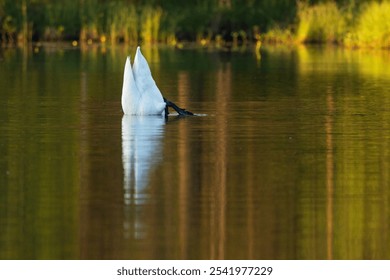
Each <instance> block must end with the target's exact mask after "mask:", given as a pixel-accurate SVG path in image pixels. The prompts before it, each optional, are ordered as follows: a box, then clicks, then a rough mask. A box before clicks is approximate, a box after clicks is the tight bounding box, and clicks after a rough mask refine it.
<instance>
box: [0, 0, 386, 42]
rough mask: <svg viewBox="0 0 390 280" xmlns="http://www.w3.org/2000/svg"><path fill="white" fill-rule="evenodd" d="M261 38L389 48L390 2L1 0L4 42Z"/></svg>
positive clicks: (1, 37)
mask: <svg viewBox="0 0 390 280" xmlns="http://www.w3.org/2000/svg"><path fill="white" fill-rule="evenodd" d="M64 41H65V42H71V43H72V45H73V46H77V45H79V44H93V43H100V44H107V45H115V44H121V43H124V44H140V43H142V44H144V45H151V44H157V43H163V44H168V45H172V46H175V47H178V48H181V47H183V45H186V44H192V45H193V44H196V45H200V46H209V45H213V46H216V47H228V48H229V47H236V46H240V45H246V44H251V43H253V44H255V45H256V48H260V46H261V44H262V43H272V44H288V45H291V44H301V43H303V44H336V45H340V46H344V47H347V48H375V49H390V0H382V1H381V0H360V1H359V0H338V1H336V0H322V1H321V0H316V1H315V0H311V1H310V0H297V1H290V0H246V1H239V0H198V1H181V0H180V1H179V0H164V1H159V0H149V1H139V0H111V1H108V0H72V1H55V0H0V45H1V46H3V47H6V46H15V45H26V44H28V43H30V42H36V43H42V42H64Z"/></svg>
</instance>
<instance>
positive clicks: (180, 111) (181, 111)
mask: <svg viewBox="0 0 390 280" xmlns="http://www.w3.org/2000/svg"><path fill="white" fill-rule="evenodd" d="M164 101H165V104H166V106H165V116H168V115H169V110H168V108H169V107H171V108H173V109H174V110H175V111H176V112H177V113H178V114H179V115H180V116H193V115H194V113H192V112H190V111H187V110H186V109H183V108H180V107H179V106H177V105H176V104H175V103H173V102H171V101H169V100H167V99H166V98H164Z"/></svg>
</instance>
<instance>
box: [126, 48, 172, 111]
mask: <svg viewBox="0 0 390 280" xmlns="http://www.w3.org/2000/svg"><path fill="white" fill-rule="evenodd" d="M165 107H166V103H165V101H164V98H163V96H162V95H161V92H160V90H159V89H158V87H157V85H156V82H155V81H154V80H153V77H152V73H151V72H150V68H149V65H148V62H147V61H146V59H145V57H144V56H143V55H142V53H141V49H140V47H138V48H137V52H136V54H135V58H134V64H133V67H131V63H130V57H129V56H128V57H127V59H126V64H125V72H124V76H123V87H122V109H123V112H124V113H125V115H161V114H163V113H164V111H165Z"/></svg>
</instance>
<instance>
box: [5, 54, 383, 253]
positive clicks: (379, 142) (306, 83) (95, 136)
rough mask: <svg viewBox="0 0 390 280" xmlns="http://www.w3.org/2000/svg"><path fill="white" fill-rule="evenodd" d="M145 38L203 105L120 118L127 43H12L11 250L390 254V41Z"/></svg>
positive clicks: (165, 75)
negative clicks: (380, 46)
mask: <svg viewBox="0 0 390 280" xmlns="http://www.w3.org/2000/svg"><path fill="white" fill-rule="evenodd" d="M134 49H135V48H134ZM143 52H144V54H145V56H146V57H147V58H148V59H149V60H150V61H151V67H152V71H153V75H154V76H155V79H156V81H158V84H159V85H161V89H162V91H163V92H165V93H166V94H168V97H169V98H171V99H172V100H174V101H176V102H177V103H178V104H180V105H181V106H183V107H185V108H188V109H190V110H194V109H195V111H196V112H200V113H205V114H207V115H206V116H202V117H197V118H185V119H177V118H175V117H170V118H169V119H168V121H167V122H159V123H158V124H156V123H154V125H153V122H150V123H149V126H148V130H145V129H143V128H145V123H142V121H141V122H139V124H138V125H137V123H136V122H133V121H131V120H130V121H126V119H124V118H122V113H121V110H120V103H119V100H120V90H121V82H122V71H123V63H124V58H125V57H126V55H127V54H128V53H130V54H131V53H134V50H132V48H128V49H117V50H115V49H112V48H108V49H106V50H104V51H103V52H101V51H100V50H99V48H92V49H83V50H81V51H80V52H79V51H78V50H70V51H69V50H64V51H63V52H61V53H59V54H57V53H56V52H55V51H53V50H52V52H45V51H42V52H40V53H38V54H35V55H34V56H32V54H26V53H25V52H22V53H21V54H18V52H17V51H15V50H10V52H8V53H4V55H3V56H4V61H3V62H2V64H3V65H4V66H5V67H2V68H0V77H1V78H0V87H1V88H4V89H7V90H6V91H5V92H3V93H2V94H3V95H4V96H3V100H5V102H4V103H3V104H2V105H1V110H0V122H1V123H2V125H1V127H0V129H1V131H0V133H1V135H3V137H2V138H1V139H0V151H1V155H2V156H1V157H0V167H1V168H0V170H1V172H2V173H1V174H0V180H1V181H0V182H1V184H0V192H1V195H0V205H1V206H0V207H1V211H0V247H1V250H0V252H1V253H0V258H3V259H9V258H16V259H18V258H31V259H42V258H47V259H53V258H54V259H55V258H58V259H234V258H237V259H387V258H389V257H390V249H389V247H388V246H387V244H388V239H389V237H388V236H389V211H388V209H389V207H388V203H389V199H390V197H389V190H388V188H389V179H390V178H389V167H390V166H389V160H390V154H389V148H390V147H389V144H390V142H389V139H390V138H389V135H390V134H389V130H390V126H389V117H390V114H389V110H388V108H389V105H390V102H389V101H390V95H389V92H388V88H390V87H389V85H390V82H389V80H388V79H389V71H388V70H387V69H388V64H389V60H388V53H385V52H381V53H370V52H366V51H365V52H363V51H346V50H341V49H334V48H331V49H325V50H324V49H318V48H309V49H307V48H303V47H299V48H297V49H287V48H285V49H274V48H268V49H267V48H265V49H264V51H263V53H262V58H261V61H260V62H257V61H256V58H255V56H253V55H246V54H245V52H244V53H239V54H237V53H234V54H226V53H222V54H221V53H208V52H201V51H188V52H186V51H180V52H174V51H172V50H166V49H165V50H160V49H156V48H155V49H148V48H145V49H144V50H143ZM59 85H60V86H59ZM24 97H26V98H24ZM27 97H28V98H27ZM26 100H27V102H26ZM137 128H138V131H140V132H137ZM148 132H149V133H150V134H148Z"/></svg>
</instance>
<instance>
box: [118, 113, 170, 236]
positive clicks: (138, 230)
mask: <svg viewBox="0 0 390 280" xmlns="http://www.w3.org/2000/svg"><path fill="white" fill-rule="evenodd" d="M164 126H165V118H164V116H163V115H157V116H136V115H124V116H123V118H122V162H123V169H124V182H123V185H124V205H125V221H124V230H125V235H126V237H131V236H134V237H135V238H142V237H143V235H144V233H145V230H144V228H143V226H142V222H141V213H142V211H141V210H142V209H141V207H142V205H143V204H144V203H145V202H146V201H147V199H148V194H147V186H148V183H149V176H150V173H151V172H152V171H153V169H154V168H155V166H156V165H157V164H158V163H159V162H160V161H161V159H162V138H163V136H164Z"/></svg>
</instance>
